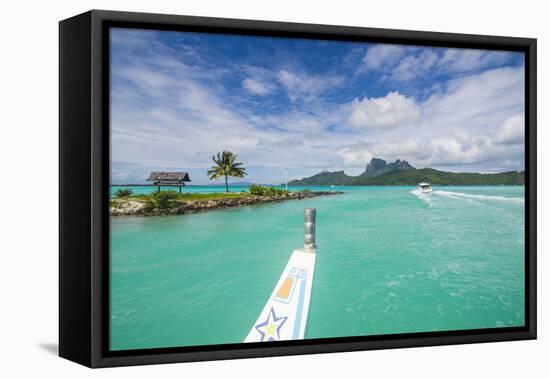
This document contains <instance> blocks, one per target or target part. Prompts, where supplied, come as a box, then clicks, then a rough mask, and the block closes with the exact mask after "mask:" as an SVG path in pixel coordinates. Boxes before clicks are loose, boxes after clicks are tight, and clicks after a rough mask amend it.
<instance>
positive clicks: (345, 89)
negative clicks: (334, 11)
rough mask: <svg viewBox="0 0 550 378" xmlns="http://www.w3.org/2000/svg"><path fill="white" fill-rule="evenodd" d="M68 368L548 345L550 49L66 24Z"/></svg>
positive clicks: (283, 31) (181, 26)
mask: <svg viewBox="0 0 550 378" xmlns="http://www.w3.org/2000/svg"><path fill="white" fill-rule="evenodd" d="M59 68H60V252H59V253H60V270H59V272H60V273H59V275H60V276H59V288H60V298H59V299H60V311H59V313H60V327H59V329H60V332H59V343H60V345H59V347H60V349H59V351H60V355H61V356H62V357H65V358H68V359H70V360H73V361H75V362H78V363H81V364H84V365H87V366H90V367H107V366H117V365H135V364H154V363H166V362H182V361H198V360H213V359H229V358H242V357H262V356H275V355H288V354H304V353H323V352H337V351H352V350H366V349H380V348H398V347H411V346H427V345H444V344H455V343H474V342H488V341H504V340H523V339H533V338H535V337H536V286H535V283H536V245H535V243H536V224H535V221H536V162H535V156H536V134H535V132H536V128H535V125H536V41H535V40H534V39H526V38H513V37H495V36H479V35H463V34H444V33H432V32H412V31H400V30H382V29H370V28H355V27H341V26H327V25H306V24H292V23H278V22H264V21H246V20H231V19H215V18H201V17H186V16H171V15H157V14H142V13H125V12H110V11H90V12H87V13H85V14H82V15H79V16H75V17H73V18H70V19H67V20H64V21H62V22H61V23H60V67H59Z"/></svg>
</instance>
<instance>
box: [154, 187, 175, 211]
mask: <svg viewBox="0 0 550 378" xmlns="http://www.w3.org/2000/svg"><path fill="white" fill-rule="evenodd" d="M178 196H179V195H178V193H177V192H175V191H173V190H166V191H164V192H154V193H151V194H149V196H148V197H147V199H146V204H147V207H148V208H149V209H159V210H165V209H169V208H171V207H172V205H173V203H174V201H175V200H176V199H177V198H178Z"/></svg>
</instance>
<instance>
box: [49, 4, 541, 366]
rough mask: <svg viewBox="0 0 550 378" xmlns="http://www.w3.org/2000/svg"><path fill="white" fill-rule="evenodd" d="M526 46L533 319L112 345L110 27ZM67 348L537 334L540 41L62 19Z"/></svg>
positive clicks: (91, 359)
mask: <svg viewBox="0 0 550 378" xmlns="http://www.w3.org/2000/svg"><path fill="white" fill-rule="evenodd" d="M113 26H117V27H127V28H144V29H159V30H183V31H195V32H215V33H229V34H243V35H266V36H284V37H291V38H293V37H299V38H306V39H308V38H309V39H330V40H345V41H367V42H384V43H395V44H401V45H422V46H441V47H443V46H444V47H462V48H473V49H491V50H508V51H521V52H524V53H525V86H526V87H525V104H526V109H525V117H526V122H525V127H526V129H525V135H526V138H525V154H526V156H525V162H526V164H525V166H526V167H525V168H526V170H525V178H526V184H525V222H526V225H525V230H526V240H525V278H526V282H525V306H526V307H525V326H524V327H511V328H497V329H478V330H466V331H445V332H425V333H411V334H396V335H383V336H356V337H340V338H327V339H307V340H298V341H280V342H275V343H246V344H244V343H243V344H228V345H205V346H192V347H177V348H160V349H142V350H128V351H109V350H108V340H109V329H108V327H109V317H108V314H109V307H108V306H109V302H108V300H107V299H108V294H109V291H108V290H109V285H108V284H109V275H108V274H109V212H108V203H109V193H108V187H109V132H108V131H109V100H108V89H109V69H108V68H109V49H108V46H109V40H108V28H109V27H113ZM59 46H60V47H59V90H60V91H59V128H60V129H59V130H60V131H59V172H60V174H59V187H60V191H59V219H60V220H59V355H60V356H61V357H64V358H67V359H69V360H72V361H74V362H77V363H80V364H83V365H86V366H88V367H94V368H95V367H109V366H120V365H139V364H157V363H170V362H186V361H202V360H218V359H232V358H249V357H267V356H280V355H296V354H307V353H329V352H344V351H356V350H370V349H385V348H406V347H418V346H432V345H447V344H459V343H460V344H464V343H480V342H493V341H507V340H526V339H535V338H536V322H537V314H536V309H537V296H536V92H537V91H536V85H537V80H536V64H537V53H536V39H530V38H514V37H497V36H485V35H468V34H449V33H434V32H420V31H406V30H386V29H374V28H359V27H344V26H329V25H311V24H298V23H284V22H267V21H250V20H236V19H224V18H204V17H189V16H175V15H161V14H145V13H129V12H114V11H103V10H92V11H89V12H86V13H84V14H81V15H78V16H75V17H72V18H69V19H66V20H63V21H61V22H60V24H59Z"/></svg>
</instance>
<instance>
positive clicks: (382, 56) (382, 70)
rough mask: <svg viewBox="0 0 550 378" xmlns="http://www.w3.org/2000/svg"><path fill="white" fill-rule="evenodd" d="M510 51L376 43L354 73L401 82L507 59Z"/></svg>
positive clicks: (465, 70)
mask: <svg viewBox="0 0 550 378" xmlns="http://www.w3.org/2000/svg"><path fill="white" fill-rule="evenodd" d="M510 58H511V54H510V53H508V52H502V51H490V50H477V49H462V48H424V47H413V46H399V45H383V44H377V45H374V46H372V47H370V48H369V49H368V50H367V53H366V54H365V56H364V57H363V59H362V61H361V64H360V66H359V68H358V69H357V73H370V72H375V71H376V72H378V73H379V74H381V78H382V79H385V80H390V81H393V82H398V83H403V82H408V81H412V80H414V79H416V78H421V77H427V76H428V75H429V76H430V77H432V78H433V77H434V76H437V75H442V74H457V73H471V72H473V71H475V70H478V69H483V68H487V67H489V66H491V65H492V66H498V65H502V64H504V63H506V62H508V61H509V60H510Z"/></svg>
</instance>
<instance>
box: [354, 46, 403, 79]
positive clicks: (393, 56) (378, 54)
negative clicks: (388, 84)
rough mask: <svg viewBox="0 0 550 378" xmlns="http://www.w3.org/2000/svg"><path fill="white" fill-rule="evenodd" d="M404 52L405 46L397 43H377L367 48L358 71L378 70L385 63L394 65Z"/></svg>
mask: <svg viewBox="0 0 550 378" xmlns="http://www.w3.org/2000/svg"><path fill="white" fill-rule="evenodd" d="M403 54H405V48H404V47H402V46H397V45H384V44H377V45H374V46H371V47H369V48H368V50H367V53H366V54H365V56H364V57H363V59H362V61H361V63H362V64H361V66H360V67H359V69H358V73H365V72H369V71H373V70H379V69H381V68H384V67H385V66H386V65H394V64H396V63H397V61H398V60H399V58H401V57H402V56H403Z"/></svg>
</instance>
